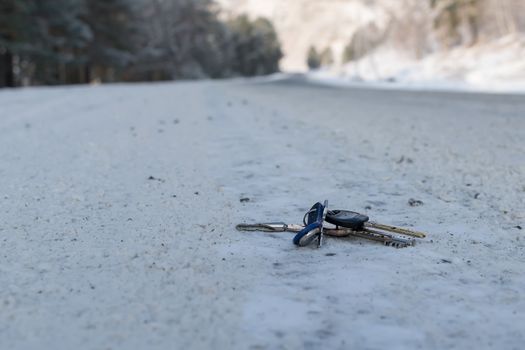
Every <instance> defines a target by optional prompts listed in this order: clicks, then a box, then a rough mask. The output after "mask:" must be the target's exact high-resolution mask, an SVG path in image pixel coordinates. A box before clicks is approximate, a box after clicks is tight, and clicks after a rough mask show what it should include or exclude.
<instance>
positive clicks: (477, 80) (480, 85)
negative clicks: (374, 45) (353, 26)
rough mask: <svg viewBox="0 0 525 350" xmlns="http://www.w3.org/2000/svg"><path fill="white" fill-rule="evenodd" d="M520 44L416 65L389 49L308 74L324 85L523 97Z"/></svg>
mask: <svg viewBox="0 0 525 350" xmlns="http://www.w3.org/2000/svg"><path fill="white" fill-rule="evenodd" d="M523 57H525V38H524V36H519V35H510V36H506V37H503V38H501V39H499V40H495V41H492V42H488V43H482V44H478V45H475V46H471V47H458V48H455V49H453V50H451V51H448V52H438V53H434V54H431V55H428V56H426V57H424V58H423V59H420V60H418V59H415V58H414V57H412V56H411V55H409V54H407V53H405V52H403V51H400V50H395V49H392V48H386V47H382V48H379V49H378V50H376V51H374V52H372V53H371V54H369V55H367V56H365V57H364V58H362V59H360V60H358V61H356V62H351V63H348V64H346V65H344V66H343V67H333V68H330V69H324V70H321V71H317V72H313V73H310V74H309V79H311V80H314V81H317V82H322V83H325V84H331V85H333V84H335V85H348V84H350V85H352V84H354V85H355V84H360V83H363V82H366V83H373V86H380V87H394V88H400V87H403V88H414V89H438V90H471V91H487V92H514V93H517V92H525V60H524V59H523Z"/></svg>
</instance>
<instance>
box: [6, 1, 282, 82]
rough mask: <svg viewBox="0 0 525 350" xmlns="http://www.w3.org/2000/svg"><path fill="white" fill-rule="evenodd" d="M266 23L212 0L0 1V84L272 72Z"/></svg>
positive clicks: (274, 61) (274, 64)
mask: <svg viewBox="0 0 525 350" xmlns="http://www.w3.org/2000/svg"><path fill="white" fill-rule="evenodd" d="M281 57H282V53H281V48H280V43H279V40H278V37H277V34H276V31H275V29H274V27H273V25H272V23H271V22H270V21H268V20H266V19H263V18H259V19H255V20H251V19H249V18H248V17H246V16H239V17H236V18H230V19H222V18H220V16H219V9H218V7H217V6H216V5H215V3H214V2H213V0H45V1H42V0H1V1H0V87H1V86H10V87H12V86H20V85H53V84H79V83H88V82H92V81H102V82H117V81H157V80H173V79H197V78H226V77H234V76H254V75H263V74H270V73H274V72H276V71H278V69H279V66H278V63H279V60H280V58H281Z"/></svg>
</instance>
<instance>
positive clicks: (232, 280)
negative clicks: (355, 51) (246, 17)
mask: <svg viewBox="0 0 525 350" xmlns="http://www.w3.org/2000/svg"><path fill="white" fill-rule="evenodd" d="M0 178H1V179H2V182H1V185H0V253H1V254H0V348H1V349H49V350H51V349H52V350H56V349H203V348H217V349H229V348H237V349H280V348H283V349H296V348H307V349H320V348H324V349H386V348H388V349H416V348H420V349H445V348H457V349H467V348H471V349H490V348H494V349H521V348H523V344H524V343H525V332H524V331H523V329H524V324H525V298H524V295H523V293H524V291H525V251H524V249H525V236H524V233H525V96H505V95H488V94H486V95H482V94H461V93H446V92H439V93H437V92H424V93H417V92H407V91H406V92H401V91H382V90H377V89H376V90H366V89H351V88H349V89H337V88H329V87H321V86H315V85H309V84H306V83H303V82H301V79H300V78H289V79H285V80H280V81H273V82H261V81H225V82H183V83H165V84H155V85H153V84H152V85H147V84H143V85H141V84H136V85H113V86H94V87H66V88H32V89H23V90H13V91H9V90H4V91H0ZM246 198H248V199H249V200H246ZM241 199H243V201H241ZM324 199H328V200H329V201H330V207H331V208H333V209H335V208H340V209H353V210H357V211H361V212H366V213H367V214H369V215H370V216H371V217H372V218H373V219H375V220H376V221H379V222H384V223H391V224H396V225H400V226H407V227H414V228H417V229H420V230H423V231H426V232H428V233H429V237H428V239H426V240H424V241H422V242H420V243H419V244H418V245H416V246H415V247H411V248H405V249H393V248H389V247H384V246H381V245H379V244H376V243H370V242H367V241H362V240H357V239H350V238H348V239H330V238H328V239H327V241H326V245H325V246H324V247H323V248H322V249H315V248H313V247H312V248H300V249H299V248H296V247H295V246H294V245H293V244H292V242H291V239H292V236H291V235H290V234H287V233H282V234H265V233H241V232H237V231H236V230H235V229H234V227H235V225H236V224H237V223H239V222H252V221H267V220H270V221H272V220H273V221H276V220H277V221H281V220H282V221H287V222H290V223H299V222H300V221H301V219H302V216H303V213H304V212H305V211H306V210H307V209H308V208H309V207H310V206H311V205H312V204H313V203H314V202H316V201H321V200H324ZM410 199H416V200H420V201H422V202H423V205H420V206H410V205H409V204H408V201H409V200H410Z"/></svg>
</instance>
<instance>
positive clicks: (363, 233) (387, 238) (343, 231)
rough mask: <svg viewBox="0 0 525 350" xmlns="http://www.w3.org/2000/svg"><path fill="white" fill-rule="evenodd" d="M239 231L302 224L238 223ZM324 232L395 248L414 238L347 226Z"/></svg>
mask: <svg viewBox="0 0 525 350" xmlns="http://www.w3.org/2000/svg"><path fill="white" fill-rule="evenodd" d="M236 228H237V230H239V231H263V232H299V231H301V230H302V229H303V228H304V226H302V225H296V224H286V223H284V222H269V223H257V224H239V225H237V226H236ZM324 234H325V235H327V236H332V237H348V236H353V237H359V238H365V239H368V240H372V241H376V242H381V243H383V244H384V245H387V246H392V247H396V248H403V247H408V246H413V245H414V244H415V240H414V239H412V238H405V237H398V236H394V235H392V234H390V233H386V232H380V231H377V230H373V229H369V228H362V229H361V230H354V229H352V228H347V227H337V226H336V227H335V228H330V227H325V228H324Z"/></svg>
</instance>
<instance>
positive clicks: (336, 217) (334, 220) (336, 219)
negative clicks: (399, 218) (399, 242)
mask: <svg viewBox="0 0 525 350" xmlns="http://www.w3.org/2000/svg"><path fill="white" fill-rule="evenodd" d="M368 220H369V218H368V216H366V215H363V214H359V213H356V212H355V211H349V210H331V211H329V212H328V214H327V215H326V221H327V222H329V223H331V224H334V225H336V227H339V226H341V227H346V228H351V229H354V230H366V229H375V230H380V231H387V232H392V233H396V234H400V235H405V236H411V237H416V238H425V237H426V234H424V233H423V232H418V231H413V230H408V229H405V228H401V227H396V226H392V225H384V224H379V223H377V222H371V221H368Z"/></svg>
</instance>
